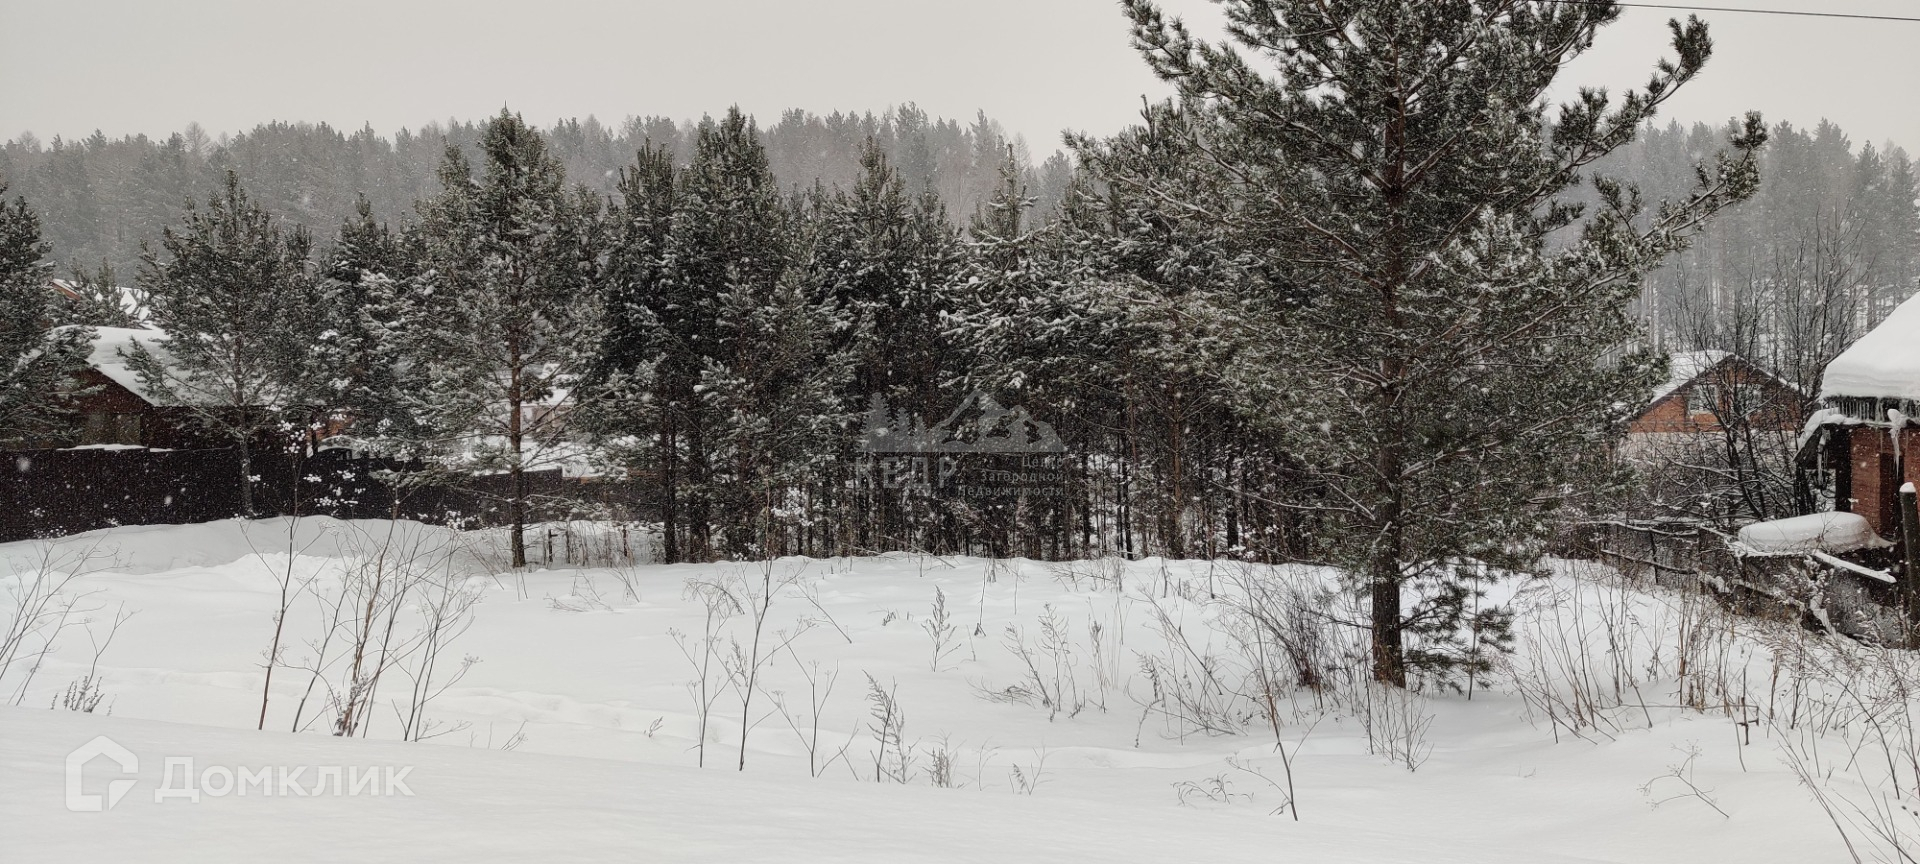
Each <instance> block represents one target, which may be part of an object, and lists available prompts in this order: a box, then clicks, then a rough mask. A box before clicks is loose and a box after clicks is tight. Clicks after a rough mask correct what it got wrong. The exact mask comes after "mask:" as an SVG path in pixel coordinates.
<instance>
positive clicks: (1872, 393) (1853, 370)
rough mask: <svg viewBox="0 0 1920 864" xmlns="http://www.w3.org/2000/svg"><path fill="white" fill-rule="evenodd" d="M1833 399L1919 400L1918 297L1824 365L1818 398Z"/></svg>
mask: <svg viewBox="0 0 1920 864" xmlns="http://www.w3.org/2000/svg"><path fill="white" fill-rule="evenodd" d="M1836 396H1864V397H1873V398H1886V399H1914V400H1920V296H1914V297H1911V298H1909V299H1908V300H1907V301H1906V302H1904V303H1901V304H1900V306H1899V307H1898V308H1896V309H1894V310H1893V314H1891V315H1888V316H1887V320H1885V321H1882V322H1880V326H1878V327H1875V328H1873V330H1872V331H1871V332H1869V333H1867V335H1865V336H1862V337H1860V341H1858V342H1855V343H1853V346H1852V347H1850V348H1848V349H1847V350H1845V351H1843V352H1841V354H1840V356H1838V357H1835V358H1834V359H1833V362H1832V363H1829V364H1827V371H1826V374H1825V375H1823V376H1822V377H1821V379H1820V398H1822V399H1830V398H1833V397H1836Z"/></svg>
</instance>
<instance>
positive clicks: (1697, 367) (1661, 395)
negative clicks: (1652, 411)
mask: <svg viewBox="0 0 1920 864" xmlns="http://www.w3.org/2000/svg"><path fill="white" fill-rule="evenodd" d="M1731 356H1733V355H1732V354H1730V353H1728V352H1726V351H1717V350H1711V349H1710V350H1706V351H1676V352H1674V353H1673V354H1671V355H1669V359H1668V362H1667V368H1668V369H1670V370H1671V371H1670V372H1669V373H1668V374H1667V380H1666V383H1664V384H1661V385H1660V387H1659V389H1656V390H1654V391H1653V399H1652V400H1651V401H1649V402H1648V403H1647V404H1649V405H1653V404H1658V403H1659V402H1660V400H1662V399H1665V398H1667V397H1668V396H1672V395H1673V393H1674V391H1676V390H1679V389H1680V388H1682V387H1685V386H1687V384H1689V383H1691V382H1692V381H1693V379H1695V378H1698V377H1700V376H1702V375H1705V374H1707V373H1708V372H1710V371H1712V370H1713V367H1715V366H1718V365H1720V361H1722V360H1725V359H1727V358H1728V357H1731Z"/></svg>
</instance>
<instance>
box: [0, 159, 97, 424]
mask: <svg viewBox="0 0 1920 864" xmlns="http://www.w3.org/2000/svg"><path fill="white" fill-rule="evenodd" d="M6 191H7V187H6V186H5V184H0V368H5V369H6V370H7V372H6V374H5V375H3V376H0V441H3V442H8V443H12V444H22V443H35V442H43V441H46V440H49V439H55V438H59V437H61V436H63V435H64V434H66V433H67V431H68V429H69V423H68V420H69V415H70V414H71V413H72V409H71V408H70V407H69V406H68V405H67V404H66V399H67V398H69V397H70V396H73V395H75V394H76V392H77V391H76V390H75V381H74V378H73V373H74V372H76V371H78V370H79V369H81V368H84V367H85V365H86V361H87V352H88V350H89V349H90V348H91V347H92V338H93V332H92V331H91V330H88V329H87V328H85V327H58V326H55V322H54V317H53V316H54V314H55V312H56V301H55V297H54V293H53V290H52V289H51V288H50V287H49V286H48V284H47V273H48V267H47V265H46V264H45V263H44V262H43V260H42V259H43V258H45V257H46V254H47V245H46V244H45V243H43V242H41V240H40V219H39V217H38V216H36V215H34V212H33V211H32V210H31V209H29V208H28V207H27V202H26V199H24V198H15V199H14V201H13V204H12V206H7V205H6V203H5V195H6Z"/></svg>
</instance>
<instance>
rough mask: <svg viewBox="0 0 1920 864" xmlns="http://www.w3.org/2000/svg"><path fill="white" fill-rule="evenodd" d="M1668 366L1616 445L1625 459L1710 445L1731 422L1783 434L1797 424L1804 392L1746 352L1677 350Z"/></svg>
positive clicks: (1656, 457)
mask: <svg viewBox="0 0 1920 864" xmlns="http://www.w3.org/2000/svg"><path fill="white" fill-rule="evenodd" d="M1668 370H1669V372H1668V376H1667V380H1666V381H1665V382H1664V383H1662V384H1661V385H1660V386H1659V387H1658V388H1656V389H1655V390H1654V391H1653V397H1652V398H1651V399H1648V400H1647V403H1646V404H1645V405H1644V406H1642V407H1641V409H1640V411H1639V413H1637V414H1635V415H1634V417H1633V419H1632V420H1631V421H1629V422H1628V424H1627V437H1626V440H1625V441H1624V442H1623V443H1622V445H1621V448H1620V455H1621V456H1622V457H1623V458H1625V459H1628V460H1630V461H1639V462H1650V461H1658V460H1659V458H1660V457H1661V456H1663V455H1667V454H1672V453H1674V452H1676V451H1680V450H1688V449H1691V448H1694V447H1697V446H1699V445H1701V444H1703V443H1708V444H1710V443H1711V442H1712V441H1714V440H1716V439H1718V438H1720V437H1721V436H1723V435H1724V434H1725V433H1726V431H1727V428H1728V427H1729V426H1730V425H1732V426H1735V427H1736V428H1743V429H1749V430H1755V431H1760V432H1765V433H1776V434H1779V435H1782V436H1791V435H1792V434H1793V433H1796V432H1798V431H1800V429H1801V426H1802V414H1803V411H1804V406H1805V404H1806V401H1807V399H1806V395H1805V394H1803V393H1802V392H1801V391H1800V390H1799V388H1796V387H1794V386H1793V385H1792V384H1791V383H1788V382H1787V381H1785V380H1783V379H1781V378H1780V377H1779V376H1777V375H1774V374H1773V373H1771V372H1768V371H1766V370H1765V369H1762V368H1760V367H1759V366H1756V365H1754V364H1753V363H1752V362H1751V361H1749V360H1747V359H1746V358H1745V357H1742V356H1740V355H1738V354H1734V353H1732V352H1728V351H1712V350H1710V351H1682V352H1676V353H1674V354H1673V355H1672V356H1671V357H1670V358H1669V362H1668ZM1735 418H1738V419H1739V421H1740V422H1739V423H1734V422H1733V421H1734V420H1735Z"/></svg>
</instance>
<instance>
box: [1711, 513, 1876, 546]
mask: <svg viewBox="0 0 1920 864" xmlns="http://www.w3.org/2000/svg"><path fill="white" fill-rule="evenodd" d="M1735 542H1736V543H1737V547H1738V548H1737V551H1739V552H1741V553H1742V554H1746V555H1755V556H1775V555H1806V554H1809V553H1813V552H1853V551H1856V550H1860V549H1870V548H1874V547H1877V546H1885V545H1886V541H1884V540H1881V539H1880V538H1879V537H1878V536H1877V535H1875V534H1874V533H1873V526H1871V525H1869V524H1867V518H1866V517H1865V516H1862V515H1860V514H1858V513H1815V514H1813V515H1811V516H1795V517H1793V518H1791V519H1775V520H1773V521H1771V522H1755V523H1753V524H1752V525H1748V526H1747V527H1745V528H1742V529H1740V536H1739V538H1738V539H1737V540H1736V541H1735Z"/></svg>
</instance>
